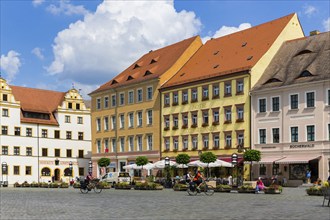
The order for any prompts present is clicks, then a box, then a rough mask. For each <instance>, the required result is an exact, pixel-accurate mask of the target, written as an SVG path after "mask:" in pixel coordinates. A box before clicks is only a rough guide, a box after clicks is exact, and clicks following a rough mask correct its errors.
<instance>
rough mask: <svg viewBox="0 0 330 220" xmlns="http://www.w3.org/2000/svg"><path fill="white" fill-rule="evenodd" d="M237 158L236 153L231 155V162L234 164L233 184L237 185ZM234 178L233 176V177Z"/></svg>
mask: <svg viewBox="0 0 330 220" xmlns="http://www.w3.org/2000/svg"><path fill="white" fill-rule="evenodd" d="M237 159H238V155H237V154H236V153H233V154H232V155H231V163H232V164H233V165H234V169H235V167H236V181H235V182H236V184H233V185H236V186H237ZM233 180H234V178H233Z"/></svg>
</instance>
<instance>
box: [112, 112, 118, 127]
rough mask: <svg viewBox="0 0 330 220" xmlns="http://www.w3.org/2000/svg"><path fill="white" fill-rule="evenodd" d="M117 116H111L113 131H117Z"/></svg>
mask: <svg viewBox="0 0 330 220" xmlns="http://www.w3.org/2000/svg"><path fill="white" fill-rule="evenodd" d="M116 124H117V123H116V116H114V115H113V116H111V129H112V130H114V129H116Z"/></svg>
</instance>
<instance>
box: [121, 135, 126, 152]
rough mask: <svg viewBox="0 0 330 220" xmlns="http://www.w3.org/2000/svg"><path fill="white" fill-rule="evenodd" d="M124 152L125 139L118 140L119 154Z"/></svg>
mask: <svg viewBox="0 0 330 220" xmlns="http://www.w3.org/2000/svg"><path fill="white" fill-rule="evenodd" d="M124 151H125V139H124V138H123V137H121V138H120V152H124Z"/></svg>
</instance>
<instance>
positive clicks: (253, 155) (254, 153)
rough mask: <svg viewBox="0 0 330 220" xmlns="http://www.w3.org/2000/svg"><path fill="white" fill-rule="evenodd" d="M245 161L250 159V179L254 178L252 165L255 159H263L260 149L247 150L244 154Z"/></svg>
mask: <svg viewBox="0 0 330 220" xmlns="http://www.w3.org/2000/svg"><path fill="white" fill-rule="evenodd" d="M243 158H244V161H250V162H251V166H250V180H252V173H251V167H252V163H253V161H260V159H261V153H260V151H258V150H247V151H245V152H244V154H243Z"/></svg>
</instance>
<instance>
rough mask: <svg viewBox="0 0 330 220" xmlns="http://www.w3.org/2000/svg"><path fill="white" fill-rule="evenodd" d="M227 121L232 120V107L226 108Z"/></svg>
mask: <svg viewBox="0 0 330 220" xmlns="http://www.w3.org/2000/svg"><path fill="white" fill-rule="evenodd" d="M225 122H231V107H226V108H225Z"/></svg>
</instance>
